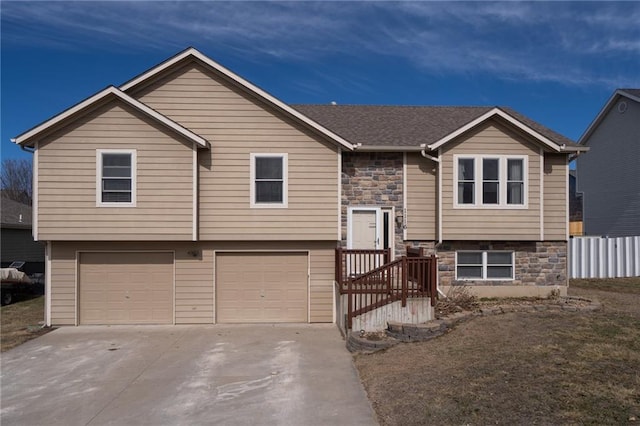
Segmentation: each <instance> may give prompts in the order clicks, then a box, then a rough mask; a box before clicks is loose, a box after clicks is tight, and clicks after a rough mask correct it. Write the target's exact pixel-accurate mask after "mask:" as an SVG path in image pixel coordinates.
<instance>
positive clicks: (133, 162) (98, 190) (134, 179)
mask: <svg viewBox="0 0 640 426" xmlns="http://www.w3.org/2000/svg"><path fill="white" fill-rule="evenodd" d="M102 154H129V155H131V202H130V203H114V202H103V201H102ZM137 162H138V155H137V151H136V150H135V149H96V207H136V204H137V202H136V198H137V191H136V187H137V181H138V179H137V173H138V167H137Z"/></svg>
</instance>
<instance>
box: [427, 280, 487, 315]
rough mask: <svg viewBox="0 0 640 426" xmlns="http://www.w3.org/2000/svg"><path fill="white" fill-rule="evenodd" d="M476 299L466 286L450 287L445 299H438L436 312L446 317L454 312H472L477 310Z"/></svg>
mask: <svg viewBox="0 0 640 426" xmlns="http://www.w3.org/2000/svg"><path fill="white" fill-rule="evenodd" d="M478 306H479V304H478V298H477V297H476V296H475V295H473V293H471V290H470V289H469V287H467V286H451V287H449V291H448V292H447V297H446V298H441V299H438V303H437V304H436V312H437V313H438V315H441V316H446V315H449V314H453V313H456V312H462V311H474V310H476V309H478Z"/></svg>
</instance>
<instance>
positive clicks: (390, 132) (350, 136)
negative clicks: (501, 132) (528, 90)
mask: <svg viewBox="0 0 640 426" xmlns="http://www.w3.org/2000/svg"><path fill="white" fill-rule="evenodd" d="M292 106H293V108H295V109H296V110H298V111H300V112H301V113H303V114H305V115H306V116H308V117H309V118H311V119H313V120H314V121H317V122H318V123H319V124H321V125H322V126H325V127H327V128H329V129H331V130H332V131H333V132H335V133H337V134H339V135H340V136H342V137H343V138H345V139H347V140H348V141H350V142H351V143H361V144H362V145H363V146H398V147H405V146H406V147H419V146H420V145H421V144H427V145H429V144H433V143H434V142H437V141H438V140H440V139H442V138H444V137H445V136H447V135H449V134H451V133H452V132H455V131H456V130H458V129H460V128H461V127H463V126H465V125H466V124H468V123H470V122H471V121H473V120H475V119H477V118H478V117H480V116H482V115H483V114H486V113H487V112H489V111H491V110H492V109H494V107H491V106H387V105H292ZM500 109H501V110H502V111H503V112H505V113H507V114H509V115H510V116H512V117H513V118H515V119H517V120H518V121H520V122H522V123H523V124H525V125H527V126H528V127H530V128H531V129H533V130H535V131H536V132H538V133H540V134H541V135H543V136H545V137H547V138H548V139H550V140H551V141H553V142H555V143H557V144H558V145H562V144H565V145H570V146H574V145H575V142H573V141H572V140H571V139H569V138H567V137H565V136H562V135H561V134H559V133H557V132H554V131H553V130H551V129H549V128H547V127H545V126H543V125H541V124H539V123H536V122H535V121H533V120H531V119H529V118H527V117H525V116H523V115H522V114H519V113H517V112H515V111H513V110H512V109H510V108H500Z"/></svg>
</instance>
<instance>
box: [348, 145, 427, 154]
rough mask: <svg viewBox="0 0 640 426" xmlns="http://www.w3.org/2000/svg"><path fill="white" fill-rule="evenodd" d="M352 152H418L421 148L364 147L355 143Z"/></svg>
mask: <svg viewBox="0 0 640 426" xmlns="http://www.w3.org/2000/svg"><path fill="white" fill-rule="evenodd" d="M353 150H354V151H361V152H420V151H421V150H422V148H420V147H417V146H386V145H365V146H363V145H362V144H361V143H357V144H354V145H353Z"/></svg>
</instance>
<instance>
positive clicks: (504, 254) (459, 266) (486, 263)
mask: <svg viewBox="0 0 640 426" xmlns="http://www.w3.org/2000/svg"><path fill="white" fill-rule="evenodd" d="M455 267H456V277H455V279H456V280H457V281H513V280H514V279H515V253H514V252H513V251H509V250H486V251H482V250H458V251H456V265H455Z"/></svg>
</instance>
